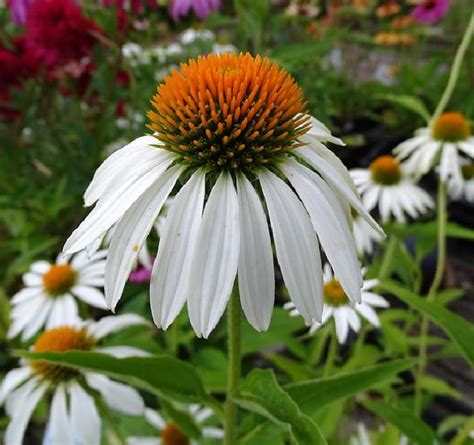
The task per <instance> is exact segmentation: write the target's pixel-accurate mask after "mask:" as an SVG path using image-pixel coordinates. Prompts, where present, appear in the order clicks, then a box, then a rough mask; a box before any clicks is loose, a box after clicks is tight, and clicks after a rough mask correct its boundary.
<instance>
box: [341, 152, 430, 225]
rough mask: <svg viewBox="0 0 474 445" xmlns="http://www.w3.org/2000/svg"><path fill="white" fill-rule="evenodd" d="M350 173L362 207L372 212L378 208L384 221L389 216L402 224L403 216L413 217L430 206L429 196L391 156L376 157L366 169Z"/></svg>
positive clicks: (404, 219)
mask: <svg viewBox="0 0 474 445" xmlns="http://www.w3.org/2000/svg"><path fill="white" fill-rule="evenodd" d="M350 173H351V176H352V178H353V179H354V182H355V184H356V186H357V189H358V190H359V193H360V194H361V195H362V202H363V203H364V206H365V208H367V209H368V210H372V209H373V208H375V207H376V206H377V205H378V210H379V213H380V216H381V218H382V221H384V222H387V221H388V220H389V219H390V217H391V216H393V217H394V218H395V220H396V221H398V222H405V221H406V214H408V215H409V216H410V217H412V218H417V217H418V216H419V215H420V214H421V213H424V212H425V211H426V210H427V209H429V208H430V207H432V206H433V200H432V199H431V197H430V196H429V195H428V194H427V193H426V192H425V191H424V190H423V189H422V188H420V187H419V186H417V185H416V184H415V183H414V182H413V180H412V179H411V178H410V176H409V175H407V173H406V172H405V171H404V168H403V166H402V165H400V163H399V162H398V160H397V159H396V158H394V157H393V156H391V155H386V156H380V157H378V158H376V159H375V160H374V161H372V163H371V164H370V166H369V168H368V169H361V168H358V169H353V170H351V171H350Z"/></svg>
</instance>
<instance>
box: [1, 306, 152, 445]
mask: <svg viewBox="0 0 474 445" xmlns="http://www.w3.org/2000/svg"><path fill="white" fill-rule="evenodd" d="M146 323H147V322H146V320H145V319H143V318H142V317H140V316H138V315H134V314H126V315H119V316H111V317H105V318H102V319H101V320H100V321H98V322H90V323H82V322H77V323H75V324H73V325H69V326H61V327H57V328H53V329H51V330H48V331H46V332H44V333H43V334H41V335H40V336H39V337H38V339H37V340H36V342H35V344H34V346H33V348H32V350H33V351H34V352H65V351H68V350H72V349H75V350H86V351H97V352H102V353H105V354H110V355H112V356H114V357H119V358H122V357H131V356H146V355H148V354H147V353H146V352H144V351H142V350H140V349H137V348H132V347H129V346H110V347H101V345H100V342H101V340H102V339H103V338H104V337H106V336H107V335H109V334H111V333H113V332H116V331H119V330H121V329H124V328H126V327H129V326H134V325H138V324H146ZM85 388H87V390H86V389H85ZM91 391H92V392H95V393H97V394H98V395H100V396H101V397H102V398H103V400H104V401H105V403H106V404H107V405H108V406H109V407H110V408H112V409H114V410H117V411H119V412H121V413H124V414H127V415H142V414H143V412H144V409H145V406H144V403H143V400H142V398H141V396H140V394H139V393H138V391H136V390H135V389H134V388H131V387H130V386H128V385H125V384H123V383H119V382H115V381H113V380H110V379H109V378H108V377H106V376H104V375H102V374H97V373H94V372H82V371H78V370H76V369H73V368H68V367H67V366H63V365H54V364H50V363H47V362H44V361H40V360H36V361H35V360H27V361H26V360H25V361H24V363H23V366H21V367H20V368H17V369H13V370H12V371H10V372H8V373H7V374H6V376H5V378H4V379H3V382H2V385H1V388H0V404H3V403H5V411H6V413H7V415H8V416H9V417H10V423H9V424H8V427H7V429H6V432H5V442H4V443H5V445H19V444H21V443H23V436H24V434H25V430H26V427H27V425H28V422H29V420H30V418H31V415H32V413H33V411H34V410H35V408H36V405H37V404H38V402H39V401H40V399H41V398H43V397H44V396H46V395H47V394H49V393H52V402H51V409H50V415H49V421H48V429H47V436H46V438H45V443H51V444H61V445H99V444H100V436H101V419H100V416H99V413H98V412H97V408H96V406H95V402H94V399H93V397H92V396H91V395H90V392H91Z"/></svg>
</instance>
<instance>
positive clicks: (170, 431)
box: [161, 422, 189, 445]
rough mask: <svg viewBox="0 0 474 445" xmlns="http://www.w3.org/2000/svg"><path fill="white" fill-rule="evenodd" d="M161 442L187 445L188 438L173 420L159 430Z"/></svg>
mask: <svg viewBox="0 0 474 445" xmlns="http://www.w3.org/2000/svg"><path fill="white" fill-rule="evenodd" d="M161 443H162V444H163V445H188V444H189V439H188V438H187V437H186V435H185V434H184V433H183V432H182V431H181V430H180V429H179V428H178V427H177V426H176V425H175V424H174V423H173V422H168V423H167V424H166V426H165V428H164V429H163V430H161Z"/></svg>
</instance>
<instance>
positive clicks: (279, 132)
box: [148, 54, 310, 171]
mask: <svg viewBox="0 0 474 445" xmlns="http://www.w3.org/2000/svg"><path fill="white" fill-rule="evenodd" d="M151 103H152V106H153V110H152V111H149V112H148V118H149V119H150V124H149V125H148V127H149V128H150V129H151V130H153V131H154V132H156V138H157V139H159V140H160V141H161V143H162V144H163V146H164V148H165V149H167V150H170V151H172V152H174V153H175V154H177V155H179V157H180V159H181V161H183V162H184V163H187V164H188V165H191V166H194V167H200V166H209V167H211V168H212V169H217V170H223V169H226V170H230V171H232V170H241V171H248V170H250V171H251V170H254V169H259V168H261V167H264V166H268V165H269V163H275V162H277V161H278V160H279V159H280V158H281V156H282V155H283V154H284V153H286V152H288V151H289V150H291V149H293V148H295V147H297V146H298V142H297V139H298V137H299V136H301V135H302V134H304V133H306V132H307V131H308V129H309V127H310V124H309V116H308V115H307V114H299V113H304V112H305V107H306V103H304V102H303V97H302V92H301V90H300V88H299V87H298V85H297V84H296V82H295V81H294V80H293V78H292V77H291V76H290V75H289V74H288V73H287V72H286V71H285V70H283V69H282V68H280V67H278V65H276V64H274V63H273V62H271V61H270V60H269V59H268V58H265V57H263V58H262V57H259V56H257V57H253V56H252V55H250V54H240V55H237V54H210V55H207V56H199V57H198V59H196V60H193V59H191V60H189V62H188V63H185V64H181V69H180V70H174V71H173V72H172V73H171V74H170V75H169V76H167V77H165V79H164V81H163V83H162V84H160V85H158V88H157V91H156V94H155V95H154V97H153V100H152V101H151Z"/></svg>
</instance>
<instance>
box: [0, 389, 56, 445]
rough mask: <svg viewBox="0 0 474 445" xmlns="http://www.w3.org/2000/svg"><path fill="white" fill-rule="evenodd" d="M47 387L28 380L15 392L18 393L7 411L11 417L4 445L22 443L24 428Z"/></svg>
mask: <svg viewBox="0 0 474 445" xmlns="http://www.w3.org/2000/svg"><path fill="white" fill-rule="evenodd" d="M47 387H48V385H47V384H45V383H41V384H39V385H38V381H37V380H29V381H28V382H27V383H25V384H24V385H23V386H21V387H20V388H19V389H17V390H16V391H17V392H18V393H19V394H18V397H17V399H16V400H15V404H14V407H11V409H8V412H9V414H10V416H11V420H10V423H9V424H8V426H7V429H6V431H5V438H4V440H5V445H20V444H22V443H23V436H24V435H25V430H26V426H27V425H28V422H29V421H30V418H31V415H32V414H33V411H34V410H35V408H36V405H37V404H38V402H39V400H40V399H41V397H43V395H44V393H45V391H46V389H47Z"/></svg>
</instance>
